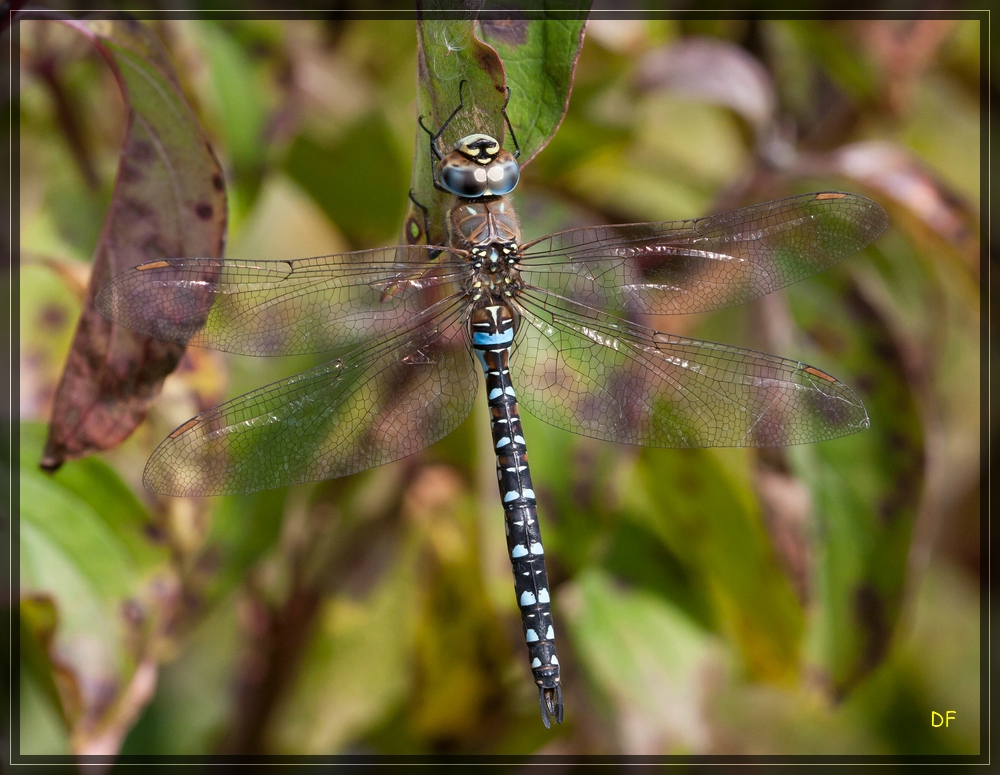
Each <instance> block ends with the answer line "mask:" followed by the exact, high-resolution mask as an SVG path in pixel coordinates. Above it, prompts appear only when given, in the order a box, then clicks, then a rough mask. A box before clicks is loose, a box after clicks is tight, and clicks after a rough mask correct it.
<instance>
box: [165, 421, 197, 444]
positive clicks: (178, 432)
mask: <svg viewBox="0 0 1000 775" xmlns="http://www.w3.org/2000/svg"><path fill="white" fill-rule="evenodd" d="M197 424H198V420H197V418H195V417H192V418H191V419H190V420H188V421H187V422H186V423H184V424H183V425H182V426H181V427H180V428H178V429H177V430H175V431H174V432H173V433H171V434H170V436H169V438H171V439H176V438H177V437H178V436H180V435H181V434H182V433H184V432H185V431H187V430H190V429H191V428H193V427H194V426H195V425H197Z"/></svg>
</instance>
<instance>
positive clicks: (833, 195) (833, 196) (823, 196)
mask: <svg viewBox="0 0 1000 775" xmlns="http://www.w3.org/2000/svg"><path fill="white" fill-rule="evenodd" d="M845 196H847V194H838V193H836V192H829V193H826V194H816V201H817V202H822V201H823V200H824V199H843V198H844V197H845Z"/></svg>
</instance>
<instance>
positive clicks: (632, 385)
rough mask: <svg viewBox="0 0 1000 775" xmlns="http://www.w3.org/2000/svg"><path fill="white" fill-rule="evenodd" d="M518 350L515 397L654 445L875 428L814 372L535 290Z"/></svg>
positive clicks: (614, 436) (591, 429)
mask: <svg viewBox="0 0 1000 775" xmlns="http://www.w3.org/2000/svg"><path fill="white" fill-rule="evenodd" d="M515 303H516V304H517V305H518V307H519V310H520V312H521V314H522V319H521V323H520V328H519V330H518V336H517V340H516V342H515V347H514V350H513V354H512V356H511V368H510V372H511V376H512V378H513V380H514V383H515V388H516V390H517V395H518V401H519V403H520V404H521V405H522V406H523V407H524V408H525V409H526V410H527V411H528V412H530V413H531V414H533V415H535V416H536V417H538V418H539V419H541V420H543V421H545V422H547V423H550V424H551V425H555V426H557V427H559V428H563V429H565V430H568V431H573V432H574V433H581V434H583V435H585V436H593V437H595V438H598V439H605V440H607V441H615V442H619V443H623V444H639V445H642V446H648V447H770V446H783V445H787V444H802V443H805V442H811V441H822V440H824V439H831V438H835V437H837V436H843V435H845V434H848V433H853V432H855V431H858V430H861V429H862V428H867V427H868V415H867V414H866V412H865V409H864V406H863V405H862V404H861V401H860V400H859V399H858V397H857V396H856V395H855V394H854V393H853V392H852V391H851V389H850V388H848V387H847V386H846V385H844V384H843V383H841V382H839V381H838V380H836V379H834V378H833V377H831V376H830V375H829V374H826V373H824V372H822V371H820V370H819V369H816V368H813V367H812V366H807V365H805V364H802V363H798V362H796V361H791V360H787V359H785V358H778V357H776V356H774V355H768V354H766V353H760V352H753V351H751V350H743V349H740V348H738V347H730V346H727V345H723V344H715V343H712V342H703V341H699V340H696V339H686V338H683V337H678V336H672V335H670V334H664V333H660V332H658V331H654V330H653V329H650V328H646V327H644V326H639V325H635V324H633V323H629V322H627V321H624V320H621V319H619V318H616V317H612V316H610V315H606V314H604V313H600V312H596V311H594V310H592V309H590V308H588V307H584V306H581V305H579V304H577V303H575V302H573V301H570V300H568V299H562V298H559V297H556V296H554V295H552V294H545V293H541V292H539V291H536V290H530V289H529V290H525V291H523V292H522V293H521V294H520V295H519V296H518V297H517V298H516V301H515Z"/></svg>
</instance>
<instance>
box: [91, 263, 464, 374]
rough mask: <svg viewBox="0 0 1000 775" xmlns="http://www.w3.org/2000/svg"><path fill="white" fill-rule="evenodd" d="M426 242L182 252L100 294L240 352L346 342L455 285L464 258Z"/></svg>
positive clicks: (127, 311) (128, 274)
mask: <svg viewBox="0 0 1000 775" xmlns="http://www.w3.org/2000/svg"><path fill="white" fill-rule="evenodd" d="M435 250H440V248H437V249H435V248H432V247H428V246H427V245H409V246H403V247H396V248H380V249H376V250H361V251H356V252H353V253H340V254H337V255H330V256H317V257H315V258H302V259H296V260H294V261H256V262H254V261H237V260H229V259H208V258H182V259H170V260H165V261H154V262H152V263H148V264H143V265H141V266H137V267H134V268H132V269H129V270H127V271H125V272H122V273H121V274H119V275H117V276H115V277H114V278H112V280H111V281H110V282H109V283H108V284H107V285H106V286H105V287H104V288H103V289H102V290H101V292H100V294H99V295H98V297H97V305H98V309H99V310H100V311H101V313H102V314H104V315H105V316H106V317H109V318H111V319H112V320H114V321H115V322H118V323H121V324H122V325H124V326H126V327H127V328H130V329H132V330H134V331H139V332H142V333H144V334H148V335H150V336H155V337H157V338H159V339H166V340H168V341H174V342H183V343H185V344H191V345H195V346H199V347H212V348H215V349H218V350H225V351H227V352H233V353H239V354H242V355H292V354H301V353H316V352H328V351H331V350H339V349H343V348H350V347H353V346H355V345H357V344H358V343H360V342H361V341H362V340H364V339H366V338H370V337H372V336H376V335H378V334H380V333H385V332H388V331H392V330H395V329H397V328H399V327H400V326H402V325H404V324H405V323H406V322H407V321H408V320H411V319H413V317H414V316H415V315H417V314H418V313H419V312H420V311H421V310H423V309H425V308H426V307H428V306H430V305H431V304H433V303H435V302H436V301H439V300H440V299H442V298H444V297H445V296H448V295H451V294H455V293H458V292H459V291H460V290H461V287H462V286H461V280H462V278H463V277H464V273H465V272H467V271H469V269H468V262H467V261H466V260H465V259H463V258H461V257H460V256H458V255H456V254H453V253H442V254H441V255H439V256H437V257H436V258H432V254H433V252H434V251H435Z"/></svg>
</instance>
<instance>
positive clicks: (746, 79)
mask: <svg viewBox="0 0 1000 775" xmlns="http://www.w3.org/2000/svg"><path fill="white" fill-rule="evenodd" d="M636 86H637V88H638V89H639V90H640V91H651V90H654V89H663V90H666V91H669V92H671V93H673V94H675V95H678V96H682V97H685V98H687V99H690V100H695V101H698V102H707V103H711V104H714V105H721V106H723V107H726V108H729V109H730V110H732V111H734V112H735V113H736V114H737V115H739V116H740V117H741V118H742V119H743V120H744V121H746V122H747V124H748V125H749V126H750V128H751V129H752V130H753V132H754V134H755V135H757V136H758V138H760V139H765V138H766V135H767V134H768V132H769V131H770V130H771V127H772V124H773V123H774V120H775V111H776V108H777V97H776V95H775V93H774V84H773V83H772V81H771V76H770V75H769V74H768V72H767V69H766V68H765V67H764V66H763V65H762V64H761V63H760V62H759V61H757V59H755V58H754V57H753V56H751V55H750V54H748V53H747V52H746V51H744V50H743V49H741V48H740V47H739V46H736V45H734V44H732V43H726V42H724V41H719V40H715V39H712V38H697V37H695V38H688V39H686V40H681V41H678V42H676V43H673V44H671V45H669V46H663V47H661V48H657V49H655V50H653V51H650V52H649V53H648V54H646V55H645V56H644V57H643V58H642V61H641V62H640V63H639V68H638V73H637V75H636Z"/></svg>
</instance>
